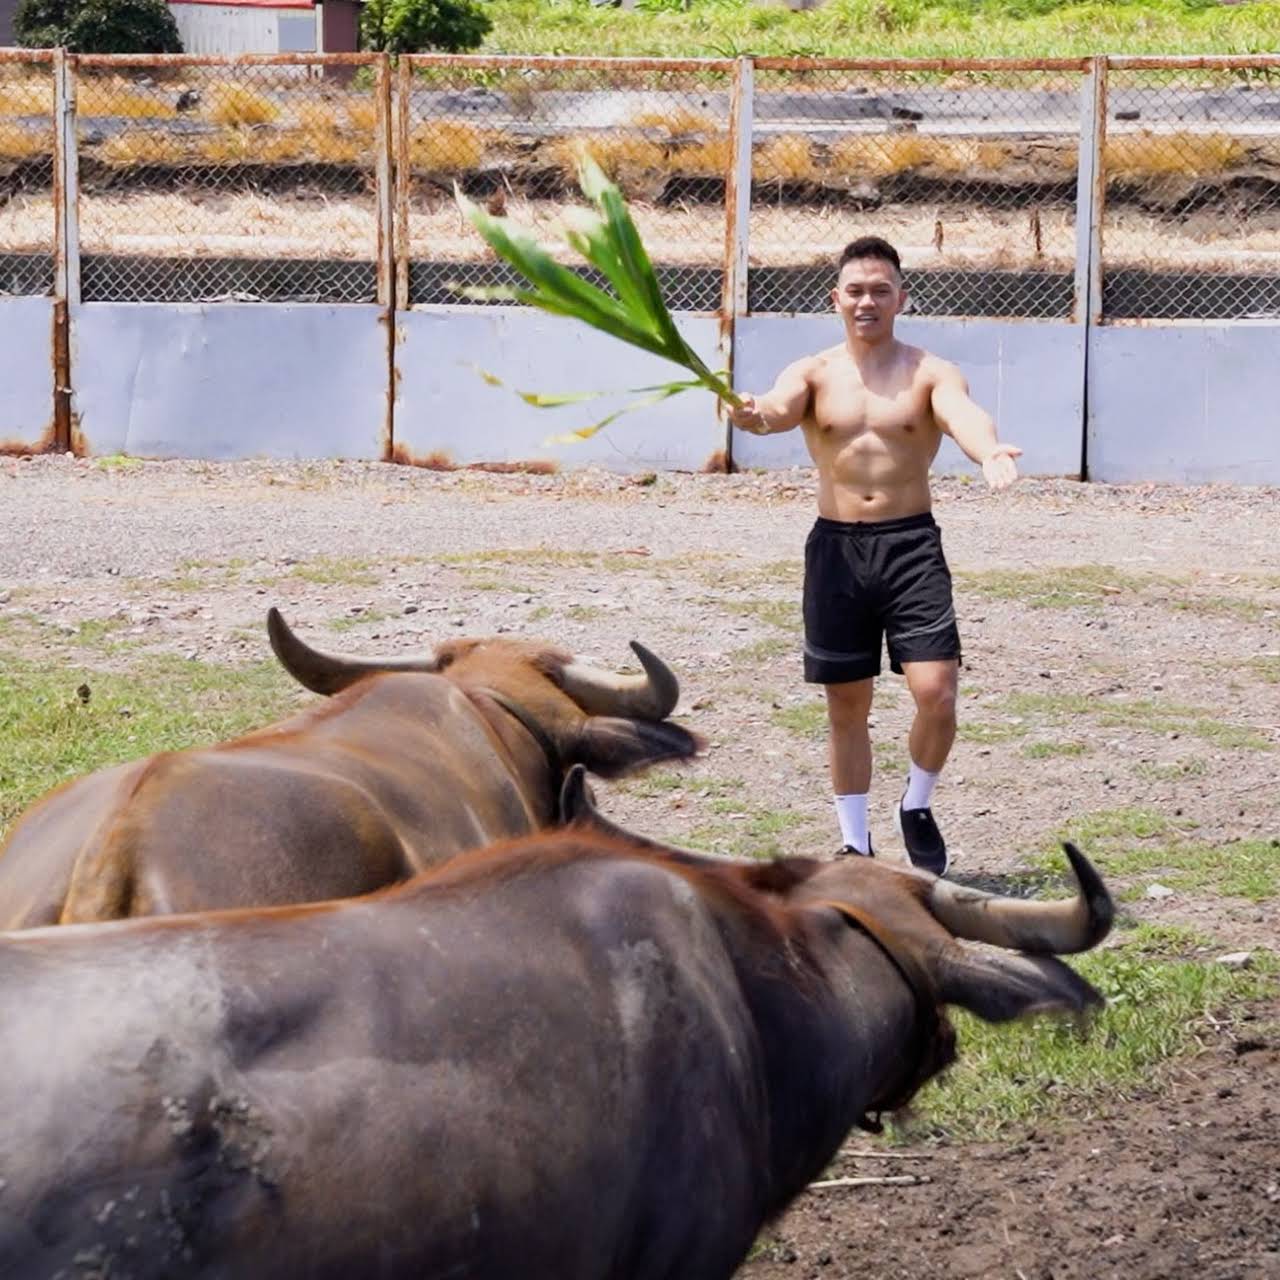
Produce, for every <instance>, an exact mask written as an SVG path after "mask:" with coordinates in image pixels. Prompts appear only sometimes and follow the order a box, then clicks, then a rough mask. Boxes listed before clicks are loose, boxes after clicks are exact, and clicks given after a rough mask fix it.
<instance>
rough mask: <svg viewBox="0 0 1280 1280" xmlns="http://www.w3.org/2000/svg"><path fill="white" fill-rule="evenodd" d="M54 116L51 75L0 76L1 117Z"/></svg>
mask: <svg viewBox="0 0 1280 1280" xmlns="http://www.w3.org/2000/svg"><path fill="white" fill-rule="evenodd" d="M52 114H53V77H52V76H51V75H44V76H31V75H10V76H0V116H39V115H52Z"/></svg>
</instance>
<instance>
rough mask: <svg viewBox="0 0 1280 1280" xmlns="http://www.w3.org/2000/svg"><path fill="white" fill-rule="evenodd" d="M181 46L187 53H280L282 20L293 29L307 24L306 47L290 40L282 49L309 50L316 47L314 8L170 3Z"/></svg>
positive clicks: (289, 50) (302, 51)
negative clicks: (308, 34) (307, 43)
mask: <svg viewBox="0 0 1280 1280" xmlns="http://www.w3.org/2000/svg"><path fill="white" fill-rule="evenodd" d="M169 8H170V10H171V11H172V12H173V18H174V21H175V22H176V23H177V24H178V34H179V35H180V36H181V37H182V47H183V49H184V50H185V51H186V52H187V53H280V52H282V50H281V46H280V30H281V21H282V19H283V20H284V22H285V24H286V26H291V27H292V28H293V30H294V31H298V30H301V25H300V24H306V23H309V24H310V27H311V42H310V45H309V47H308V48H305V49H296V48H293V45H294V44H296V43H297V41H289V42H288V44H289V48H287V49H285V50H283V51H284V52H298V53H311V52H314V51H315V50H316V49H318V48H319V42H318V40H317V39H316V20H317V19H316V14H317V11H316V10H315V9H259V8H256V7H250V6H244V5H229V4H228V5H222V4H170V6H169Z"/></svg>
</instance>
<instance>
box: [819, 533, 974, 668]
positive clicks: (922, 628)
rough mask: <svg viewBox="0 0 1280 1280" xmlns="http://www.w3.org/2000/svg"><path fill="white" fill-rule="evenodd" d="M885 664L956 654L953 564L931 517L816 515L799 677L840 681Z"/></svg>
mask: <svg viewBox="0 0 1280 1280" xmlns="http://www.w3.org/2000/svg"><path fill="white" fill-rule="evenodd" d="M882 637H887V639H888V642H889V665H890V667H891V668H892V669H893V670H894V671H897V672H899V673H900V672H901V671H902V664H903V663H904V662H930V661H934V660H937V659H945V658H955V659H957V660H958V659H959V657H960V632H959V631H958V630H957V628H956V612H955V606H954V605H953V603H952V599H951V570H950V569H948V568H947V561H946V558H945V556H943V554H942V534H941V532H940V531H939V529H938V525H937V523H936V521H935V520H934V518H933V516H932V515H930V514H928V513H927V512H926V513H925V514H924V515H918V516H906V517H904V518H902V519H900V520H880V521H871V522H858V523H847V522H845V521H842V520H827V519H825V518H823V517H822V516H819V517H818V520H817V523H816V524H814V526H813V530H812V532H810V534H809V539H808V541H807V542H806V543H805V548H804V678H805V679H806V680H807V681H809V682H810V683H812V684H843V683H844V682H845V681H847V680H866V679H868V678H870V677H871V676H877V675H879V674H880V650H881V640H882Z"/></svg>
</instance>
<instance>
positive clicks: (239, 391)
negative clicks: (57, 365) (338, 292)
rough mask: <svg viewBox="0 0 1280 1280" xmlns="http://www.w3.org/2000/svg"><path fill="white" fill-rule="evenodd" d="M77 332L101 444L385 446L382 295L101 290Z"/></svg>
mask: <svg viewBox="0 0 1280 1280" xmlns="http://www.w3.org/2000/svg"><path fill="white" fill-rule="evenodd" d="M71 343H72V347H71V358H72V368H73V370H74V374H73V380H74V382H75V397H74V407H75V411H76V412H77V413H78V414H79V415H80V429H81V431H82V432H83V434H84V437H85V439H86V441H87V445H88V448H89V450H90V451H91V452H93V453H95V454H112V453H130V454H135V455H138V456H142V457H172V458H213V459H230V458H253V457H270V458H380V457H382V453H383V434H384V430H385V421H386V405H387V385H388V379H387V331H386V325H385V322H384V321H383V310H382V308H381V307H376V306H372V305H350V306H321V305H307V304H304V305H298V306H295V305H289V304H280V305H272V304H263V303H249V304H242V305H235V304H230V303H218V304H216V305H213V306H199V305H195V304H187V305H182V304H170V303H114V302H90V303H85V304H84V305H82V306H79V307H76V308H74V309H73V312H72V319H71Z"/></svg>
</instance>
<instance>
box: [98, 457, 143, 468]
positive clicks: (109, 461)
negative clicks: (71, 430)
mask: <svg viewBox="0 0 1280 1280" xmlns="http://www.w3.org/2000/svg"><path fill="white" fill-rule="evenodd" d="M93 465H94V466H95V467H97V468H98V469H99V470H100V471H129V470H132V469H133V468H134V467H140V466H142V465H143V462H142V459H141V458H132V457H130V456H129V455H128V454H127V453H109V454H106V455H105V456H104V457H101V458H95V459H94V460H93Z"/></svg>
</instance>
